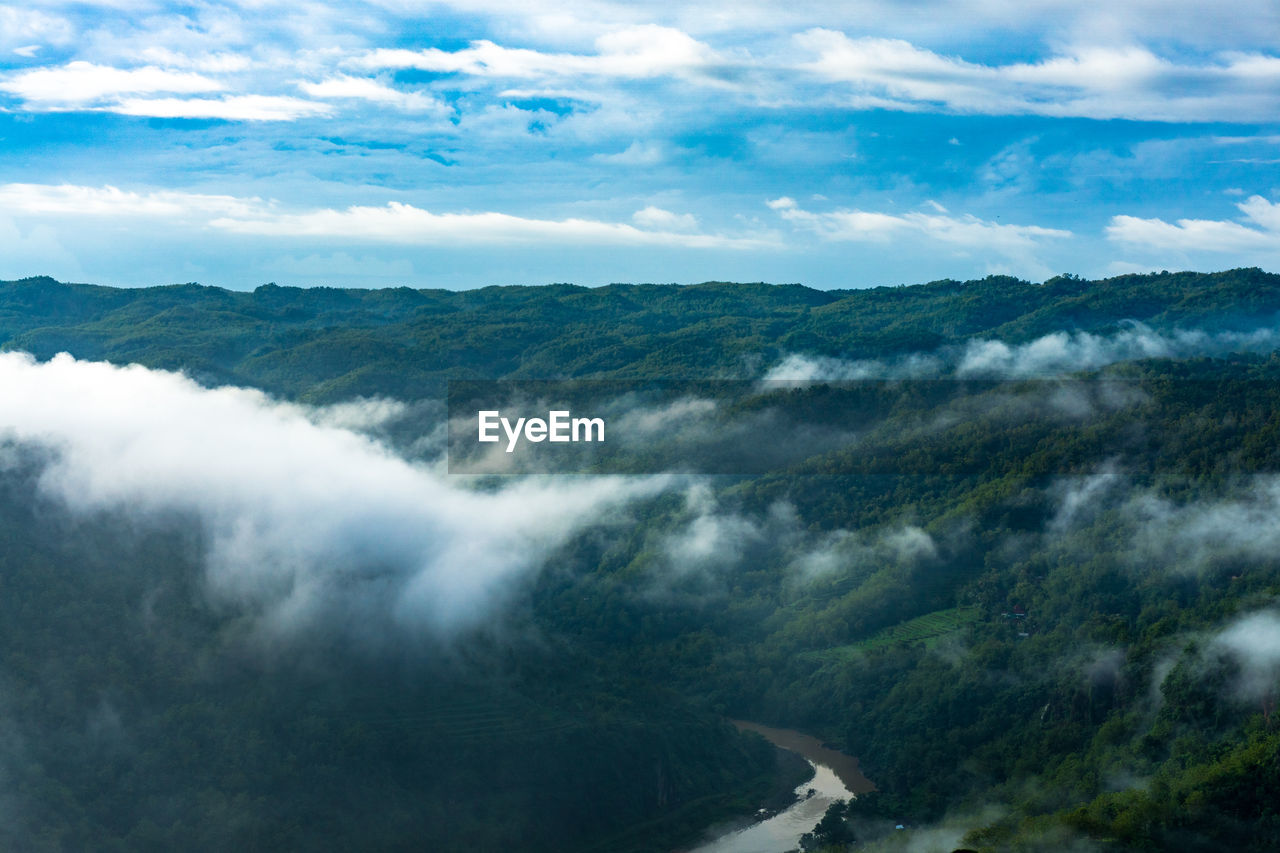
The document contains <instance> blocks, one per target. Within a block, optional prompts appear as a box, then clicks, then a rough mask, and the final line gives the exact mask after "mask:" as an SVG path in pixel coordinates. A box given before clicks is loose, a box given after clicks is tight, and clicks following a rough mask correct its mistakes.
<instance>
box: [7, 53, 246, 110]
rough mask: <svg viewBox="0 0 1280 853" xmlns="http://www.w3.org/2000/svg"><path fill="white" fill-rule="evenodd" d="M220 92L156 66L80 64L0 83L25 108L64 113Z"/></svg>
mask: <svg viewBox="0 0 1280 853" xmlns="http://www.w3.org/2000/svg"><path fill="white" fill-rule="evenodd" d="M222 88H224V87H223V85H222V84H221V83H219V82H217V81H216V80H212V79H210V78H208V77H205V76H203V75H200V74H193V73H191V72H188V71H169V70H166V69H163V68H157V67H155V66H146V67H143V68H133V69H122V68H111V67H108V66H103V65H95V64H93V63H91V62H84V61H79V60H77V61H75V62H69V63H67V64H66V65H64V66H62V67H60V68H37V69H33V70H30V71H22V72H19V73H17V74H12V75H10V76H9V77H7V78H6V79H4V80H3V81H0V91H3V92H8V93H9V94H11V95H15V96H17V97H19V98H22V99H23V101H24V102H25V103H26V104H27V106H28V107H33V108H36V109H40V108H50V107H52V108H55V109H63V108H66V107H67V106H69V105H83V104H92V103H95V102H98V101H102V100H107V99H116V98H119V97H121V96H124V95H148V94H152V93H156V92H165V93H170V92H172V93H181V94H191V93H201V92H215V91H218V90H220V89H222Z"/></svg>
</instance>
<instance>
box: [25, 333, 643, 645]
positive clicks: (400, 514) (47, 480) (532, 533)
mask: <svg viewBox="0 0 1280 853" xmlns="http://www.w3.org/2000/svg"><path fill="white" fill-rule="evenodd" d="M363 405H364V408H365V409H367V410H368V411H365V412H363V413H362V415H361V414H358V413H353V412H351V411H344V410H336V409H335V410H329V411H327V412H321V413H318V414H317V413H311V415H310V416H309V414H308V413H307V412H305V411H303V410H301V409H300V407H298V406H294V405H286V404H279V403H276V402H274V401H272V400H271V399H270V398H268V397H267V396H265V395H263V394H261V393H259V392H256V391H251V390H246V389H241V388H229V387H228V388H218V389H213V390H210V389H206V388H203V387H200V386H198V385H196V384H195V383H194V382H192V381H190V380H189V379H187V378H185V377H183V376H181V375H179V374H174V373H168V372H163V371H153V370H148V369H145V368H142V367H138V366H131V367H116V366H113V365H109V364H104V363H94V362H84V361H77V360H75V359H73V358H71V357H70V356H66V355H61V356H58V357H56V358H54V359H53V360H52V361H49V362H44V363H39V362H36V361H35V360H33V359H32V358H31V357H30V356H27V355H25V354H20V353H6V354H3V355H0V441H5V442H9V443H13V444H17V445H20V446H29V445H35V446H39V447H43V448H46V449H48V451H50V453H49V458H50V462H49V463H48V465H47V467H46V468H45V470H44V471H43V474H42V475H41V477H40V481H39V483H40V489H41V491H42V492H43V494H45V495H46V496H48V497H50V498H53V499H56V500H58V501H60V502H61V503H63V504H65V505H66V506H67V507H69V508H70V509H71V510H72V511H74V512H79V513H89V512H95V511H99V510H111V511H122V512H125V513H128V514H130V515H131V516H133V517H134V518H136V519H139V521H140V522H141V523H147V522H148V521H156V522H157V523H159V520H163V519H167V518H172V517H174V516H178V517H186V518H191V519H194V520H195V521H196V522H197V523H198V524H199V525H200V527H201V528H202V529H203V531H204V539H205V541H206V542H207V546H206V547H207V558H206V561H207V581H208V588H209V590H210V593H211V595H212V596H213V597H214V599H215V600H216V601H218V602H220V603H221V604H222V605H224V606H227V607H231V608H233V609H242V610H244V611H247V612H248V613H250V614H254V615H256V616H257V617H258V618H259V620H260V621H259V623H258V624H259V625H260V627H261V629H262V630H263V631H268V632H272V634H273V635H284V636H289V635H292V634H294V633H303V632H306V631H307V630H309V629H312V628H316V627H318V626H320V625H321V624H323V625H325V626H327V628H331V629H332V628H346V629H350V630H352V631H367V630H370V626H380V627H379V628H376V629H372V630H378V631H380V630H383V628H384V627H385V628H386V629H387V630H390V629H392V628H399V629H404V630H407V631H410V632H427V633H438V634H441V635H448V634H449V633H450V632H452V631H455V630H459V629H465V628H469V627H473V626H476V625H479V624H481V623H482V622H483V621H484V620H486V619H488V618H490V617H491V616H492V615H493V614H494V612H495V607H496V606H497V605H499V604H500V603H502V602H503V601H504V600H505V599H506V597H507V596H509V595H510V594H511V592H512V590H513V587H514V586H515V585H516V584H518V582H519V581H520V580H521V579H523V578H527V577H528V576H530V575H531V574H532V573H534V572H536V571H537V570H538V569H539V568H540V566H541V565H542V562H543V561H544V560H545V559H546V557H547V556H548V554H549V553H550V552H551V551H552V550H553V549H555V548H556V547H557V546H558V545H559V544H561V543H563V542H564V541H565V540H566V539H567V538H568V537H569V536H571V535H572V534H573V533H574V532H575V531H578V530H580V529H582V528H583V527H584V526H586V525H589V524H592V523H595V522H597V521H600V520H601V519H606V518H608V517H610V515H611V513H613V512H615V511H616V510H618V509H619V508H620V507H622V506H623V505H625V504H626V503H627V502H628V501H631V500H633V499H636V498H638V497H640V496H643V495H647V494H651V493H653V492H654V491H655V490H657V489H660V488H662V484H661V482H660V481H656V480H620V479H616V478H606V477H599V478H590V479H587V480H577V481H569V482H566V481H548V480H542V481H538V482H532V481H522V482H520V483H518V484H515V485H511V486H508V487H505V488H501V489H497V490H490V491H483V492H481V491H471V490H468V489H467V488H465V487H463V486H461V485H458V484H456V483H452V482H449V481H448V480H447V478H445V477H444V476H442V475H440V474H438V473H435V472H434V471H433V470H431V469H429V468H426V467H422V466H419V465H414V464H410V463H409V462H407V461H405V460H404V459H403V458H401V457H399V456H398V455H396V454H395V453H393V452H392V451H390V450H389V449H387V447H385V446H384V445H382V444H379V443H377V442H375V441H373V440H371V439H370V438H368V437H366V436H364V435H360V434H358V433H356V432H353V431H351V430H350V429H346V428H343V427H341V426H338V425H337V424H342V423H345V424H353V423H362V424H364V425H366V426H367V425H368V424H369V423H370V422H376V421H378V419H382V418H386V417H392V416H394V415H395V414H396V412H397V411H398V410H397V409H396V408H395V407H394V406H392V407H390V408H388V407H387V406H386V405H384V404H373V405H372V406H370V405H368V404H363Z"/></svg>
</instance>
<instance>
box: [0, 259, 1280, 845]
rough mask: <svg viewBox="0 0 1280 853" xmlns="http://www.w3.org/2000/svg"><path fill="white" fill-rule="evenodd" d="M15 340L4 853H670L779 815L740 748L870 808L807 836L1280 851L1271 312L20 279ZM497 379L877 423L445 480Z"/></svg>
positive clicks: (1279, 392)
mask: <svg viewBox="0 0 1280 853" xmlns="http://www.w3.org/2000/svg"><path fill="white" fill-rule="evenodd" d="M0 345H2V347H3V349H4V350H7V351H10V352H9V353H8V354H0V376H2V377H3V383H2V384H0V401H2V406H7V407H9V409H8V410H7V411H6V412H5V415H4V417H5V420H4V421H3V422H0V439H2V440H3V441H4V444H3V456H0V463H2V464H0V472H2V476H0V526H2V528H3V531H4V542H5V547H4V549H3V551H2V552H0V592H3V595H2V596H0V608H3V611H4V612H3V618H2V619H0V631H3V633H4V634H5V638H4V642H3V643H0V709H3V711H4V721H5V722H4V728H3V729H0V735H2V737H0V773H2V775H0V779H3V785H4V790H3V796H2V797H0V808H2V809H3V810H4V812H5V813H6V814H12V815H13V816H14V819H13V820H10V821H5V822H4V825H5V827H6V828H5V829H3V830H0V831H2V832H5V833H8V836H7V842H8V843H9V844H10V845H11V846H15V847H25V848H30V849H49V850H58V849H121V850H125V849H127V850H138V849H157V850H159V849H172V848H173V847H175V846H180V847H185V848H188V849H225V848H226V847H228V846H231V845H233V844H239V845H247V846H249V847H250V848H254V849H265V848H268V847H272V848H277V847H289V848H291V849H352V848H353V847H361V846H363V847H367V848H372V849H399V848H404V849H421V848H422V847H423V846H424V845H425V846H426V847H428V848H431V849H457V850H473V849H485V850H487V849H493V850H501V849H511V850H517V849H519V850H525V849H546V850H584V851H585V850H627V849H634V850H665V849H671V848H673V847H675V846H676V845H679V844H685V843H689V842H690V841H691V840H693V839H696V838H697V837H698V834H699V832H701V831H702V830H703V829H704V828H705V827H706V826H707V825H709V824H710V823H711V822H712V821H714V820H716V819H718V818H721V817H723V816H725V815H729V814H733V813H741V812H749V811H751V810H752V809H753V808H754V807H755V806H756V805H758V804H759V803H760V802H762V801H763V800H765V799H767V798H768V797H770V796H771V795H772V794H775V793H776V792H777V790H778V789H782V790H786V789H787V788H788V787H789V785H790V784H793V783H794V781H795V780H794V779H793V778H791V776H789V775H788V773H786V772H781V771H780V770H779V767H778V765H777V764H776V762H777V757H776V755H775V754H774V752H773V750H771V749H770V748H768V747H767V746H766V745H765V744H763V743H762V742H760V741H759V740H756V739H752V738H749V737H745V736H742V735H740V734H737V733H736V732H735V731H734V730H733V729H732V728H731V727H729V726H728V725H727V724H726V723H725V722H724V717H725V716H731V717H735V718H740V719H753V720H758V721H760V722H763V723H769V724H775V725H782V726H787V727H792V728H798V729H802V730H805V731H809V732H812V733H814V734H817V735H819V736H821V737H822V738H823V739H825V740H826V741H828V742H829V743H831V744H834V745H836V746H838V747H840V748H842V749H844V750H846V751H847V752H849V753H851V754H853V755H857V756H858V757H859V758H860V759H861V761H862V763H863V767H864V769H865V771H866V773H867V775H868V776H869V777H870V778H871V779H872V780H873V781H874V782H875V783H876V785H877V787H878V789H879V790H878V791H877V792H876V793H873V794H871V795H868V796H864V797H860V798H859V799H858V800H856V801H855V802H853V803H851V804H849V805H847V806H843V807H840V808H837V809H835V810H834V811H833V812H831V813H829V814H828V816H827V818H826V819H824V822H823V825H822V826H821V827H819V830H821V832H820V833H819V834H817V835H814V836H811V837H809V838H808V839H807V840H806V842H805V843H806V845H807V849H814V848H816V847H817V846H820V845H821V844H822V843H824V840H825V841H826V842H831V843H837V842H838V843H844V842H847V841H848V839H849V837H854V838H857V839H858V841H859V843H861V844H864V845H876V844H880V845H888V846H889V847H891V848H892V846H893V845H894V844H898V843H902V836H899V835H896V834H895V832H894V831H893V830H892V827H893V826H896V825H898V824H903V825H906V826H908V827H909V831H908V832H907V834H908V835H910V836H912V837H913V838H915V839H916V841H917V842H918V843H919V844H923V845H934V846H935V847H936V849H951V846H959V845H961V844H962V843H963V844H964V845H967V846H970V847H973V848H977V849H990V850H1004V849H1044V850H1058V849H1064V848H1065V847H1067V846H1069V845H1077V846H1078V847H1079V848H1080V849H1092V847H1094V846H1097V847H1099V848H1102V847H1105V848H1107V849H1181V850H1186V849H1205V850H1209V849H1223V848H1225V847H1231V848H1235V849H1252V850H1271V849H1275V847H1276V846H1277V845H1280V810H1277V808H1276V805H1275V802H1274V797H1273V796H1272V792H1273V791H1274V789H1275V785H1276V784H1277V782H1280V752H1278V750H1280V730H1278V729H1277V726H1280V720H1277V719H1276V716H1275V708H1276V699H1277V697H1278V696H1280V611H1277V610H1276V608H1275V601H1276V596H1277V594H1280V559H1277V556H1276V555H1277V554H1280V550H1278V547H1277V546H1280V537H1277V534H1276V531H1277V529H1280V527H1277V525H1276V524H1275V519H1276V517H1277V513H1280V478H1277V476H1276V474H1277V471H1280V465H1278V464H1277V463H1278V462H1280V459H1278V458H1277V454H1278V452H1280V441H1278V440H1277V439H1278V438H1280V385H1278V384H1277V383H1276V380H1277V379H1278V378H1280V357H1278V356H1277V354H1276V352H1277V350H1280V276H1275V275H1271V274H1268V273H1264V272H1262V271H1261V270H1257V269H1243V270H1232V271H1228V272H1222V273H1212V274H1201V273H1190V272H1179V273H1160V274H1152V275H1128V276H1121V277H1117V278H1112V279H1107V280H1102V281H1085V280H1081V279H1078V278H1075V277H1072V276H1060V277H1058V278H1054V279H1051V280H1049V281H1047V282H1045V283H1043V284H1032V283H1029V282H1024V281H1019V280H1016V279H1012V278H1007V277H988V278H986V279H982V280H979V281H971V282H956V281H940V282H934V283H931V284H926V285H919V286H913V287H894V288H876V289H871V290H856V291H852V290H851V291H817V290H811V289H808V288H805V287H801V286H798V285H784V286H773V285H764V284H726V283H707V284H701V285H692V286H683V287H677V286H670V285H611V286H608V287H603V288H595V289H588V288H581V287H574V286H571V285H550V286H546V287H492V288H485V289H482V290H476V291H466V292H450V291H435V290H409V289H403V288H402V289H395V290H335V289H331V288H314V289H305V290H304V289H296V288H280V287H276V286H274V285H264V286H263V287H260V288H258V289H257V290H255V291H253V292H251V293H245V292H232V291H226V290H221V289H218V288H209V287H201V286H198V285H192V284H188V285H174V286H169V287H153V288H140V289H135V290H122V289H113V288H104V287H95V286H91V285H79V284H62V283H58V282H55V281H53V280H50V279H47V278H32V279H24V280H21V281H16V282H3V283H0ZM64 352H65V353H69V354H70V356H72V357H74V358H68V357H65V356H64V357H56V356H57V355H58V354H59V353H64ZM21 353H28V354H30V355H29V356H27V355H21ZM96 362H109V363H111V364H114V365H141V366H143V367H144V368H149V369H147V370H144V369H142V368H128V369H123V368H122V369H117V368H113V367H109V366H108V365H104V364H96ZM157 371H181V372H182V373H183V374H185V376H187V377H190V380H188V379H185V378H183V377H181V376H174V375H171V374H168V373H164V374H162V373H159V372H157ZM939 377H944V378H947V379H949V380H955V379H964V380H970V379H973V380H980V381H975V382H974V383H973V384H971V385H963V384H959V385H956V386H953V387H959V388H961V391H960V392H959V393H949V394H946V395H942V396H938V395H936V394H933V393H932V392H927V391H924V390H921V389H923V388H927V387H930V386H927V385H925V384H921V383H922V382H924V383H927V382H929V381H933V380H936V379H938V378H939ZM499 378H506V379H564V378H580V379H581V378H589V379H616V380H630V379H673V380H690V379H734V380H747V379H751V380H754V379H761V378H770V379H778V380H798V382H797V383H796V384H794V385H789V386H786V387H776V386H774V385H770V384H768V383H764V384H759V385H758V386H753V388H752V389H749V390H748V392H747V393H746V395H745V398H742V399H735V400H734V401H733V402H732V405H728V404H725V403H724V401H717V400H711V401H709V402H708V406H707V407H706V408H705V409H703V410H700V411H708V412H714V413H716V416H719V415H720V414H722V413H724V412H729V413H730V414H732V415H733V416H734V417H738V416H742V415H744V413H745V415H747V416H751V417H758V416H760V415H761V413H769V412H773V411H775V410H777V409H779V408H780V406H781V405H782V403H783V402H785V403H786V405H787V406H788V407H789V408H788V411H789V412H791V413H792V414H793V415H794V414H796V413H802V414H803V413H807V414H805V417H804V418H802V420H805V421H806V422H808V423H810V424H812V423H817V422H820V421H822V420H823V419H824V418H828V419H831V420H833V421H834V420H837V418H836V415H839V418H838V420H839V421H840V422H841V423H842V424H848V423H849V422H851V421H854V420H857V418H858V417H861V418H862V421H860V422H858V424H857V429H848V430H843V431H840V430H829V431H827V432H824V433H822V436H821V440H820V441H819V440H815V441H814V442H813V443H812V444H810V445H805V452H803V453H800V454H798V455H792V456H787V457H779V459H778V461H777V462H776V464H772V465H771V466H770V467H769V470H767V471H762V472H751V474H750V475H749V476H748V475H747V474H746V473H744V474H742V475H739V476H718V477H697V476H694V477H666V478H663V477H660V476H650V477H634V478H629V479H628V478H616V479H608V478H590V477H588V478H580V479H573V478H565V479H564V480H556V479H555V478H542V479H540V478H532V479H531V481H530V482H528V483H526V482H524V481H523V480H521V479H520V478H510V479H508V480H500V481H498V482H491V481H487V480H480V481H476V482H474V483H473V482H470V481H466V480H462V479H460V478H449V477H447V476H445V475H442V474H440V473H439V470H438V468H434V467H432V466H433V465H435V464H436V463H438V459H437V458H436V457H435V456H434V455H433V454H436V453H438V452H439V450H440V445H439V442H438V436H436V435H435V431H436V428H437V427H438V426H439V424H438V421H439V418H440V412H441V410H440V401H441V400H442V399H443V394H444V387H445V380H448V379H499ZM858 380H875V381H876V382H880V383H888V384H883V385H880V386H877V388H878V389H879V390H877V391H876V392H875V393H879V394H886V395H889V396H890V397H892V401H893V405H880V406H878V407H872V408H871V409H869V408H868V407H867V406H866V405H865V396H859V395H865V394H866V393H867V391H866V386H861V385H858V384H857V381H858ZM748 384H749V383H748ZM222 386H241V387H242V388H248V389H259V390H260V391H263V392H266V394H265V395H263V394H259V393H256V392H250V391H244V390H234V389H228V388H225V387H222ZM216 388H221V389H222V390H221V391H212V390H210V389H216ZM1117 389H1119V390H1117ZM24 395H25V396H24ZM113 395H115V396H113ZM124 395H129V396H127V399H128V400H130V401H132V402H133V403H134V404H137V405H138V411H137V412H134V413H132V414H122V413H121V412H119V411H110V401H111V400H113V399H126V396H124ZM46 399H51V400H55V401H56V400H59V399H64V400H65V401H66V402H65V404H64V405H63V407H62V408H59V407H58V405H56V402H55V403H54V404H49V405H45V404H44V403H42V402H40V403H39V404H38V405H37V403H38V402H39V401H41V400H46ZM712 404H715V405H712ZM717 406H719V407H718V408H717ZM75 407H79V409H80V411H79V412H78V415H83V416H84V417H83V418H82V419H77V418H72V417H71V416H70V415H68V414H67V412H68V411H69V410H70V409H72V408H75ZM20 408H21V409H22V410H23V411H19V409H20ZM27 409H30V411H26V410H27ZM868 411H873V412H874V416H871V415H868V414H867V412H868ZM1030 413H1035V414H1036V417H1031V416H1030ZM108 415H109V417H108ZM95 417H97V418H99V419H98V420H97V421H95V420H94V419H95ZM85 423H89V424H95V426H93V427H92V428H86V427H85V426H84V424H85ZM709 423H712V424H715V423H719V422H717V421H715V420H714V418H713V419H712V420H711V421H709ZM775 423H776V422H775ZM237 425H240V426H239V427H237ZM240 427H242V428H243V429H242V430H241V429H240ZM241 432H243V434H241ZM433 436H435V437H433ZM112 442H115V443H112ZM235 442H241V444H235ZM245 454H259V456H258V457H256V458H251V459H245V458H244V456H245ZM176 460H183V462H182V464H176ZM188 462H189V464H188ZM148 466H154V467H150V468H149V467H148ZM360 471H375V472H377V473H378V475H379V477H378V478H372V479H370V478H366V477H363V476H362V475H361V474H360V473H359V472H360ZM139 472H141V473H139ZM279 472H284V474H283V475H280V474H279ZM135 475H136V476H135ZM255 477H256V478H259V479H255ZM269 478H270V479H269ZM548 479H549V480H550V482H548ZM246 484H247V485H246ZM331 491H332V492H334V494H330V492H331ZM529 503H534V504H537V505H538V507H539V511H538V512H537V513H530V514H528V515H527V517H526V516H522V515H520V512H519V511H518V508H520V507H522V506H525V505H526V504H529ZM361 506H367V507H369V509H368V510H367V512H364V514H361V512H360V511H358V508H359V507H361ZM539 513H540V514H539ZM498 519H501V522H500V523H499V521H498ZM522 525H523V526H522ZM406 531H412V532H406ZM500 531H508V532H506V533H502V532H500ZM504 537H506V538H504ZM462 576H466V577H468V578H473V579H474V578H481V579H482V580H483V583H481V582H479V581H477V582H476V583H475V584H473V585H472V586H466V585H465V584H461V583H459V582H457V578H458V577H462ZM450 596H455V597H450ZM440 601H447V602H449V605H448V607H447V608H445V609H447V610H448V611H449V615H450V618H449V619H445V618H444V616H442V613H444V612H445V611H444V610H442V609H440V607H439V606H437V605H438V604H439V602H440ZM433 608H434V609H433ZM459 613H465V614H469V616H468V618H462V617H460V616H458V614H459ZM455 617H456V618H455ZM335 804H340V806H339V807H335ZM19 816H20V819H19ZM886 827H888V828H889V829H886ZM893 849H896V848H893ZM926 849H929V848H928V847H927V846H926Z"/></svg>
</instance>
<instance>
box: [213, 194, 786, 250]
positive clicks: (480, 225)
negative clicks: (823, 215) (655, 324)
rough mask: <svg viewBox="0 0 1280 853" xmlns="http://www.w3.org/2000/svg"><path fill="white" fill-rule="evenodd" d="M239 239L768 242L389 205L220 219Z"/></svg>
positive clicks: (698, 245)
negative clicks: (439, 211) (258, 237)
mask: <svg viewBox="0 0 1280 853" xmlns="http://www.w3.org/2000/svg"><path fill="white" fill-rule="evenodd" d="M211 224H212V225H213V226H214V227H215V228H221V229H223V230H226V231H230V232H233V233H237V234H255V235H261V236H271V237H282V236H290V237H326V238H342V239H347V240H360V241H365V240H372V241H375V242H380V243H402V244H413V245H458V244H471V245H485V244H524V245H537V244H543V243H548V242H550V243H567V244H587V245H606V246H676V247H684V248H691V249H758V248H762V247H765V246H770V245H773V242H772V240H770V239H769V238H768V237H759V236H748V237H730V236H724V235H719V234H702V233H686V232H678V231H672V230H649V229H647V228H637V227H636V226H634V225H628V224H626V223H621V222H602V221H599V220H594V219H577V218H573V219H529V218H526V217H522V216H512V215H511V214H507V213H493V212H486V213H432V212H431V211H428V210H423V209H422V208H418V207H414V206H413V205H409V204H403V203H401V202H390V203H389V204H387V205H386V206H385V207H363V206H356V207H349V208H347V209H345V210H334V209H323V210H313V211H309V212H306V213H274V214H272V213H267V212H265V211H264V212H263V214H261V215H258V216H255V217H251V218H250V217H222V218H219V219H215V220H214V221H213V222H212V223H211Z"/></svg>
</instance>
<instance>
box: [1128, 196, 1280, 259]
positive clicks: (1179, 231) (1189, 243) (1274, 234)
mask: <svg viewBox="0 0 1280 853" xmlns="http://www.w3.org/2000/svg"><path fill="white" fill-rule="evenodd" d="M1236 207H1237V208H1239V209H1240V212H1241V213H1243V214H1244V216H1243V218H1242V221H1234V220H1222V219H1179V220H1177V221H1176V222H1166V221H1165V220H1163V219H1142V218H1139V217H1136V216H1114V217H1112V219H1111V223H1110V224H1109V225H1108V226H1107V238H1108V239H1109V240H1113V241H1115V242H1117V243H1125V244H1128V245H1131V246H1137V247H1141V248H1146V249H1155V250H1160V251H1174V252H1184V251H1207V252H1248V251H1261V252H1268V253H1275V252H1277V251H1280V204H1273V203H1272V202H1269V201H1267V200H1266V199H1265V198H1263V197H1262V196H1257V195H1255V196H1250V197H1249V198H1248V199H1246V200H1245V201H1242V202H1240V203H1239V204H1237V205H1236Z"/></svg>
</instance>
